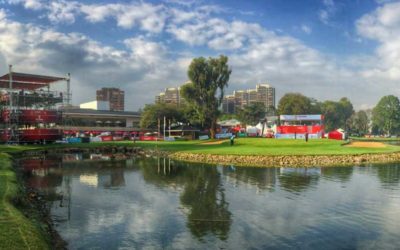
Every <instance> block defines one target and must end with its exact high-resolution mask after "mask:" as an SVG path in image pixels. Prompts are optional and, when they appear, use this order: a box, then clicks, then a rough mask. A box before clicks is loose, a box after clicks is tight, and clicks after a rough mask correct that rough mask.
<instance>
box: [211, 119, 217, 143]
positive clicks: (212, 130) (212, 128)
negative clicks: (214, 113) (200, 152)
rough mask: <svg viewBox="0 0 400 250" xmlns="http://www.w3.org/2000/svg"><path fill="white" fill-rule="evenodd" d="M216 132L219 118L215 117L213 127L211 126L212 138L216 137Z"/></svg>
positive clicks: (212, 122)
mask: <svg viewBox="0 0 400 250" xmlns="http://www.w3.org/2000/svg"><path fill="white" fill-rule="evenodd" d="M216 132H217V120H216V119H213V120H212V121H211V128H210V136H211V138H212V139H215V134H216Z"/></svg>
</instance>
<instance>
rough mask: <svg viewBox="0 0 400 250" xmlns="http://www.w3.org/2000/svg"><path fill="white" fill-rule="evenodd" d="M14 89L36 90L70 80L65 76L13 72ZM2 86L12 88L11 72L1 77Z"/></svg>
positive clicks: (0, 84)
mask: <svg viewBox="0 0 400 250" xmlns="http://www.w3.org/2000/svg"><path fill="white" fill-rule="evenodd" d="M11 76H12V89H20V90H22V89H23V90H36V89H40V88H43V87H47V86H49V85H50V84H51V83H54V82H58V81H62V80H68V79H67V78H64V77H54V76H43V75H33V74H26V73H17V72H13V73H12V75H11ZM0 88H10V74H5V75H4V76H1V77H0Z"/></svg>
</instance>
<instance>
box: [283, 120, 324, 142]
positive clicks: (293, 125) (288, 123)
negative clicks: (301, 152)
mask: <svg viewBox="0 0 400 250" xmlns="http://www.w3.org/2000/svg"><path fill="white" fill-rule="evenodd" d="M279 118H280V121H281V124H282V125H280V126H278V127H277V129H276V134H275V137H276V138H287V139H305V136H306V135H307V136H308V138H310V139H313V138H314V139H316V138H322V137H324V125H323V120H324V117H323V115H281V116H280V117H279Z"/></svg>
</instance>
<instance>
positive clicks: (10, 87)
mask: <svg viewBox="0 0 400 250" xmlns="http://www.w3.org/2000/svg"><path fill="white" fill-rule="evenodd" d="M8 71H9V72H8V76H9V83H8V88H9V89H10V92H9V95H10V101H9V105H10V112H11V110H12V107H13V98H12V97H13V96H12V94H13V93H12V87H13V79H12V65H11V64H10V65H9V66H8Z"/></svg>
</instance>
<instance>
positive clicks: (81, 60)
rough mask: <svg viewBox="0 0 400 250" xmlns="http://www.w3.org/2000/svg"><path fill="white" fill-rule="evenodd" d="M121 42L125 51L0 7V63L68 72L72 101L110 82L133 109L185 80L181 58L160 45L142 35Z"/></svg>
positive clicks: (89, 95)
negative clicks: (11, 16) (22, 19)
mask: <svg viewBox="0 0 400 250" xmlns="http://www.w3.org/2000/svg"><path fill="white" fill-rule="evenodd" d="M125 45H126V46H127V49H126V50H118V49H115V48H113V47H110V46H106V45H104V44H101V43H99V42H97V41H95V40H92V39H90V38H88V37H86V36H84V35H82V34H77V33H67V34H64V33H60V32H57V31H55V30H52V29H45V28H39V27H36V26H33V25H32V24H21V23H19V22H15V21H10V20H8V19H7V18H6V17H5V13H4V11H0V59H2V58H3V57H4V59H5V60H6V62H3V60H2V62H0V65H1V64H5V65H6V64H14V68H15V70H18V71H26V72H36V73H43V74H50V75H51V74H55V75H64V74H65V73H67V72H71V73H72V86H73V101H74V103H79V102H84V101H89V100H90V99H91V98H94V97H95V96H94V95H95V91H94V90H95V89H96V88H99V87H102V86H108V85H110V84H113V85H114V86H116V87H121V88H123V89H125V90H126V92H127V93H132V94H134V96H135V98H129V97H127V100H126V103H127V109H128V110H135V109H137V108H139V107H141V106H142V105H143V103H149V102H152V101H153V100H154V96H153V94H150V95H149V93H157V92H159V91H160V90H162V89H163V88H164V86H165V85H176V84H180V83H182V82H184V81H185V79H186V76H185V74H182V72H183V69H182V68H181V67H180V66H177V65H175V64H179V63H180V62H179V63H178V62H176V61H175V60H174V59H170V58H168V55H167V53H166V49H165V48H164V45H162V44H160V43H156V42H152V41H149V40H146V39H145V38H144V37H137V38H132V39H127V40H125ZM186 66H187V65H186ZM178 72H179V73H178ZM2 73H5V72H2Z"/></svg>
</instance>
